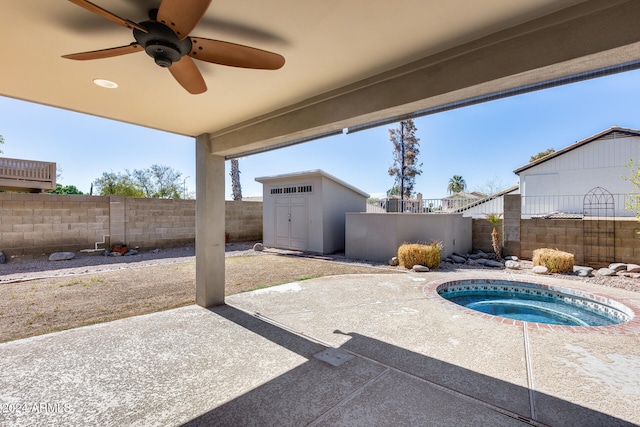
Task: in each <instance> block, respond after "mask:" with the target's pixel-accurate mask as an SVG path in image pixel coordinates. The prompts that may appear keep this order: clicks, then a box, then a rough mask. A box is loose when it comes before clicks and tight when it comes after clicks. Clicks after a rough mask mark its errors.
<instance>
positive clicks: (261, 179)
mask: <svg viewBox="0 0 640 427" xmlns="http://www.w3.org/2000/svg"><path fill="white" fill-rule="evenodd" d="M317 176H321V177H324V178H327V179H330V180H331V181H334V182H336V183H337V184H340V185H342V186H343V187H347V188H348V189H350V190H352V191H355V192H356V193H358V194H360V195H362V196H364V197H369V193H365V192H364V191H362V190H360V189H358V188H356V187H354V186H353V185H351V184H347V183H346V182H344V181H343V180H341V179H340V178H336V177H335V176H333V175H331V174H328V173H326V172H325V171H323V170H322V169H314V170H310V171H303V172H294V173H286V174H282V175H271V176H260V177H258V178H255V180H256V181H258V182H259V183H262V184H265V183H267V182H271V181H281V180H289V179H303V178H311V177H317Z"/></svg>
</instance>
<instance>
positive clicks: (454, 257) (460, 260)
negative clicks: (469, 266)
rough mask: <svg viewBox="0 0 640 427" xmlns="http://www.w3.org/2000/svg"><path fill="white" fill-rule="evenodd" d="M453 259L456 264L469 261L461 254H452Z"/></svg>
mask: <svg viewBox="0 0 640 427" xmlns="http://www.w3.org/2000/svg"><path fill="white" fill-rule="evenodd" d="M451 259H452V260H453V262H455V263H456V264H464V263H465V262H467V260H466V259H464V258H463V257H461V256H458V255H451Z"/></svg>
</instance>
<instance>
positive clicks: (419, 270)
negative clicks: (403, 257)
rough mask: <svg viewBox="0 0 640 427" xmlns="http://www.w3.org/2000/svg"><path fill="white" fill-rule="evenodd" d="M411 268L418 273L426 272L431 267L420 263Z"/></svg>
mask: <svg viewBox="0 0 640 427" xmlns="http://www.w3.org/2000/svg"><path fill="white" fill-rule="evenodd" d="M411 269H412V270H413V271H415V272H417V273H425V272H427V271H429V267H426V266H424V265H419V264H416V265H414V266H413V267H412V268H411Z"/></svg>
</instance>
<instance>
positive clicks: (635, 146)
mask: <svg viewBox="0 0 640 427" xmlns="http://www.w3.org/2000/svg"><path fill="white" fill-rule="evenodd" d="M638 158H640V137H638V136H623V135H621V134H615V133H614V134H613V135H605V136H604V137H602V138H600V139H596V140H594V141H591V142H588V143H586V144H584V145H582V146H579V147H577V148H575V149H573V150H571V151H567V152H566V153H563V154H561V155H558V156H557V157H554V158H551V159H549V160H547V161H544V162H542V163H540V164H538V165H535V166H532V167H531V168H529V169H526V170H524V171H522V172H520V174H519V175H520V188H521V192H522V195H523V197H524V199H523V213H524V212H526V211H527V209H528V208H530V207H531V206H528V207H527V206H526V205H527V203H528V204H529V205H532V204H537V205H538V206H537V207H538V209H539V211H540V212H543V211H546V212H551V211H554V210H560V211H563V212H569V211H571V210H574V211H576V212H580V211H581V206H580V205H581V203H582V197H583V196H584V195H586V194H587V193H588V192H589V191H590V190H592V189H594V188H595V187H602V188H604V189H606V190H607V191H609V192H610V193H612V194H614V195H615V194H620V195H623V194H628V193H631V192H633V191H634V186H633V185H632V184H631V183H630V182H629V181H627V180H625V179H624V178H623V177H624V176H629V175H630V170H629V168H628V167H627V164H628V163H629V161H630V160H631V159H638ZM636 190H637V189H636ZM541 196H549V197H548V198H546V199H545V198H544V197H541ZM570 196H573V197H570ZM618 199H619V200H618V201H619V204H621V205H624V198H623V197H619V198H618ZM542 205H544V206H542ZM574 205H575V206H574ZM618 209H621V207H620V206H619V207H618Z"/></svg>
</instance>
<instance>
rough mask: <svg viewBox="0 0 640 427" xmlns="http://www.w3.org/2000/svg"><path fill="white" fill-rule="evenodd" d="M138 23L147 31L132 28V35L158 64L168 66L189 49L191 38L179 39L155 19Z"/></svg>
mask: <svg viewBox="0 0 640 427" xmlns="http://www.w3.org/2000/svg"><path fill="white" fill-rule="evenodd" d="M140 25H141V26H143V27H145V28H146V29H147V30H148V32H147V33H144V32H142V31H140V30H137V29H134V30H133V36H134V37H135V39H136V41H137V42H138V43H139V44H140V45H141V46H142V47H143V48H144V50H145V52H147V55H149V56H150V57H152V58H153V59H154V61H155V62H156V64H158V65H159V66H161V67H170V66H171V64H173V63H174V62H178V61H179V60H180V58H182V57H183V56H184V55H186V54H188V53H189V52H190V51H191V39H189V37H186V38H184V39H183V40H180V39H179V38H178V36H176V34H175V33H174V32H173V31H172V30H171V28H169V27H167V26H166V25H164V24H162V23H160V22H157V21H145V22H141V23H140Z"/></svg>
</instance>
